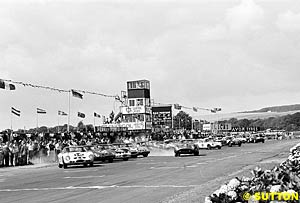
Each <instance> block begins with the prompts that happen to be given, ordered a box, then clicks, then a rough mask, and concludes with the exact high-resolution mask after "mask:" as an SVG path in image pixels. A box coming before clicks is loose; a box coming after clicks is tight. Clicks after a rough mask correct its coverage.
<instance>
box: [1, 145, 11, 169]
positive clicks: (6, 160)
mask: <svg viewBox="0 0 300 203" xmlns="http://www.w3.org/2000/svg"><path fill="white" fill-rule="evenodd" d="M3 154H4V166H6V167H8V166H9V154H10V152H9V143H8V142H6V143H5V145H4V146H3Z"/></svg>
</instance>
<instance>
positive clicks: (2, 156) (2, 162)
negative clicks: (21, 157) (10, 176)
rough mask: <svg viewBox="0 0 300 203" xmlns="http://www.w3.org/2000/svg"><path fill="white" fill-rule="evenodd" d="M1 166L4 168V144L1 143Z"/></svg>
mask: <svg viewBox="0 0 300 203" xmlns="http://www.w3.org/2000/svg"><path fill="white" fill-rule="evenodd" d="M0 166H1V167H3V166H4V151H3V143H1V142H0Z"/></svg>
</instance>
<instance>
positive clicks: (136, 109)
mask: <svg viewBox="0 0 300 203" xmlns="http://www.w3.org/2000/svg"><path fill="white" fill-rule="evenodd" d="M148 109H149V108H148ZM146 111H147V110H146V108H145V106H122V107H121V112H122V114H136V113H148V112H146ZM149 113H150V111H149Z"/></svg>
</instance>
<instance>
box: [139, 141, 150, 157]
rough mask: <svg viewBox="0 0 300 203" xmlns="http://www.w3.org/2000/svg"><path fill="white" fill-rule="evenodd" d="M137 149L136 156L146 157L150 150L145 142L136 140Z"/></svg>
mask: <svg viewBox="0 0 300 203" xmlns="http://www.w3.org/2000/svg"><path fill="white" fill-rule="evenodd" d="M136 146H137V149H138V156H143V157H147V156H148V155H149V154H150V150H149V149H148V147H147V144H146V142H138V143H136Z"/></svg>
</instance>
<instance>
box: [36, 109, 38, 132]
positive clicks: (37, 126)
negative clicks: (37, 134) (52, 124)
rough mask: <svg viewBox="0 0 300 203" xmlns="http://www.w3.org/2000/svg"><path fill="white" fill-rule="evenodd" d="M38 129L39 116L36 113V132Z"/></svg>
mask: <svg viewBox="0 0 300 203" xmlns="http://www.w3.org/2000/svg"><path fill="white" fill-rule="evenodd" d="M38 128H39V114H38V113H37V112H36V131H38Z"/></svg>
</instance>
